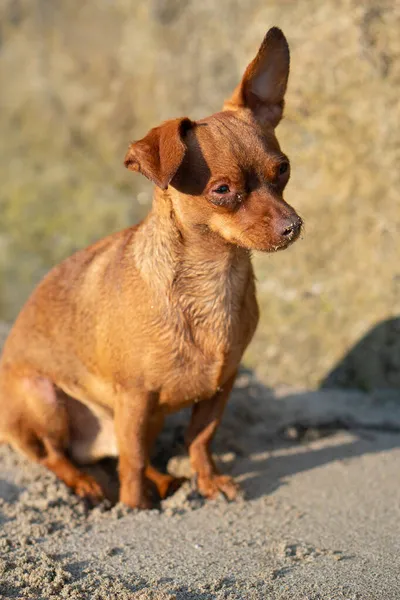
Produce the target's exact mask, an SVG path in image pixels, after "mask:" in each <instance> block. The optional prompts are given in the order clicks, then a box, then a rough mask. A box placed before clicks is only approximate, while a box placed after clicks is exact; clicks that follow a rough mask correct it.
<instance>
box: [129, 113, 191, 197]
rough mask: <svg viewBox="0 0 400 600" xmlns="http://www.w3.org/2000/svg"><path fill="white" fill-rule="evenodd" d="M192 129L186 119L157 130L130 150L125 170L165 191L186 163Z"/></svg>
mask: <svg viewBox="0 0 400 600" xmlns="http://www.w3.org/2000/svg"><path fill="white" fill-rule="evenodd" d="M192 126H193V122H192V121H191V120H190V119H188V118H186V117H183V118H181V119H172V120H171V121H166V122H165V123H162V125H160V126H159V127H154V129H151V130H150V131H149V133H148V134H147V135H146V136H145V137H144V138H143V139H141V140H139V141H137V142H133V143H132V144H131V145H130V146H129V149H128V152H127V153H126V156H125V161H124V164H125V166H126V168H127V169H130V170H131V171H138V172H139V173H142V174H143V175H144V176H145V177H147V178H148V179H151V181H153V182H154V183H155V184H156V185H158V186H159V187H160V188H161V189H163V190H166V189H167V187H168V185H169V184H170V183H171V180H172V179H173V177H174V175H175V173H176V172H177V170H178V169H179V167H180V165H181V163H182V161H183V158H184V156H185V152H186V145H185V142H184V138H185V133H186V132H187V131H188V129H190V128H191V127H192Z"/></svg>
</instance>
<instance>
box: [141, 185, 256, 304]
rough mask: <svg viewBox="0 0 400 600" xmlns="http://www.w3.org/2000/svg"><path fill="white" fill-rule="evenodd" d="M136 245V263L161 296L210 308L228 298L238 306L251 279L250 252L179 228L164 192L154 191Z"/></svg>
mask: <svg viewBox="0 0 400 600" xmlns="http://www.w3.org/2000/svg"><path fill="white" fill-rule="evenodd" d="M135 240H136V241H135V262H136V264H137V266H138V268H139V269H140V271H141V273H142V276H143V277H144V279H145V280H146V281H148V282H149V284H150V285H151V286H152V287H155V288H156V289H157V290H158V291H159V292H161V293H162V292H166V293H171V292H176V293H178V294H181V295H182V296H183V295H184V296H185V297H186V298H192V299H193V300H195V298H197V297H198V298H199V300H201V301H202V304H204V302H206V303H208V304H209V305H210V304H212V303H213V302H215V301H216V299H217V297H218V296H221V295H223V296H226V295H227V294H229V295H232V296H234V298H235V299H236V300H237V301H240V300H241V299H242V297H243V294H244V292H245V289H246V284H247V281H248V278H249V277H250V276H252V267H251V257H250V253H249V251H248V250H246V249H244V248H239V247H237V246H234V245H232V244H228V243H227V242H226V241H224V240H223V239H222V238H220V237H219V236H217V235H215V234H212V233H210V232H207V231H205V230H204V229H202V228H199V227H196V226H186V225H185V224H182V223H180V222H179V219H178V216H177V214H176V212H175V210H174V206H173V202H172V200H171V197H170V195H169V192H168V190H166V191H161V190H158V189H157V190H156V192H155V194H154V201H153V207H152V210H151V212H150V213H149V215H148V216H147V218H146V219H145V220H144V221H143V223H142V224H141V226H140V228H139V230H138V231H137V234H136V236H135Z"/></svg>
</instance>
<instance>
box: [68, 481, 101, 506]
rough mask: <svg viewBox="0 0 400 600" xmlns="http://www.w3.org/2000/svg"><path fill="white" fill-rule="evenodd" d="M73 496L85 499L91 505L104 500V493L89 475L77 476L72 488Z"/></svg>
mask: <svg viewBox="0 0 400 600" xmlns="http://www.w3.org/2000/svg"><path fill="white" fill-rule="evenodd" d="M74 491H75V494H77V495H78V496H80V497H81V498H85V499H86V500H88V501H89V502H90V503H91V504H99V502H101V501H102V500H104V493H103V490H102V489H101V487H100V486H99V484H98V483H97V481H96V480H95V479H94V478H93V477H91V476H90V475H86V474H82V475H80V476H79V478H78V480H77V482H76V483H75V486H74Z"/></svg>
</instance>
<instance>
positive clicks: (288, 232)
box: [282, 216, 303, 239]
mask: <svg viewBox="0 0 400 600" xmlns="http://www.w3.org/2000/svg"><path fill="white" fill-rule="evenodd" d="M302 226H303V220H302V218H301V217H299V216H296V217H295V218H294V219H291V220H290V222H289V223H288V224H287V225H286V227H285V228H284V230H283V231H282V235H283V236H284V237H287V238H289V239H290V238H292V237H294V236H296V235H298V234H299V233H300V230H301V228H302Z"/></svg>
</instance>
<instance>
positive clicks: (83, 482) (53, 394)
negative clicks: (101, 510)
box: [0, 374, 103, 502]
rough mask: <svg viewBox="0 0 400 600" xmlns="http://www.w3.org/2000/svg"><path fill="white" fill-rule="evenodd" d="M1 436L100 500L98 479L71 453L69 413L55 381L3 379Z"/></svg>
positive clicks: (37, 377) (78, 491)
mask: <svg viewBox="0 0 400 600" xmlns="http://www.w3.org/2000/svg"><path fill="white" fill-rule="evenodd" d="M2 383H3V385H2V386H1V392H0V393H1V400H0V414H1V417H2V418H1V421H2V426H1V433H0V439H4V441H7V442H8V443H9V444H10V445H11V446H12V447H14V448H15V449H16V450H18V451H20V452H21V453H23V454H25V455H26V456H27V457H28V458H30V459H31V460H34V461H36V462H38V463H39V464H41V465H43V466H44V467H46V468H47V469H49V470H50V471H52V472H53V473H55V474H56V475H57V477H59V478H60V479H61V480H62V481H63V482H64V483H65V484H66V485H67V486H68V487H70V488H72V489H73V490H74V492H75V493H76V494H78V495H79V496H82V497H86V498H88V499H89V500H90V501H91V502H97V501H99V500H100V499H101V498H102V497H103V493H102V491H101V488H100V486H99V485H98V484H97V482H96V481H95V480H94V479H93V478H92V477H90V476H89V475H87V474H86V473H83V472H82V471H80V470H79V469H78V468H77V467H76V466H75V465H74V464H73V463H72V462H71V461H70V460H69V458H68V457H67V455H66V449H67V447H68V438H69V422H68V413H67V411H66V409H65V405H64V402H63V399H62V397H61V398H60V397H58V395H57V391H56V389H55V386H54V385H53V383H52V382H51V381H50V380H49V379H47V378H45V377H42V376H40V375H35V374H33V375H30V376H22V377H18V378H12V380H11V381H9V382H7V383H6V384H5V382H4V381H3V382H2Z"/></svg>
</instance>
